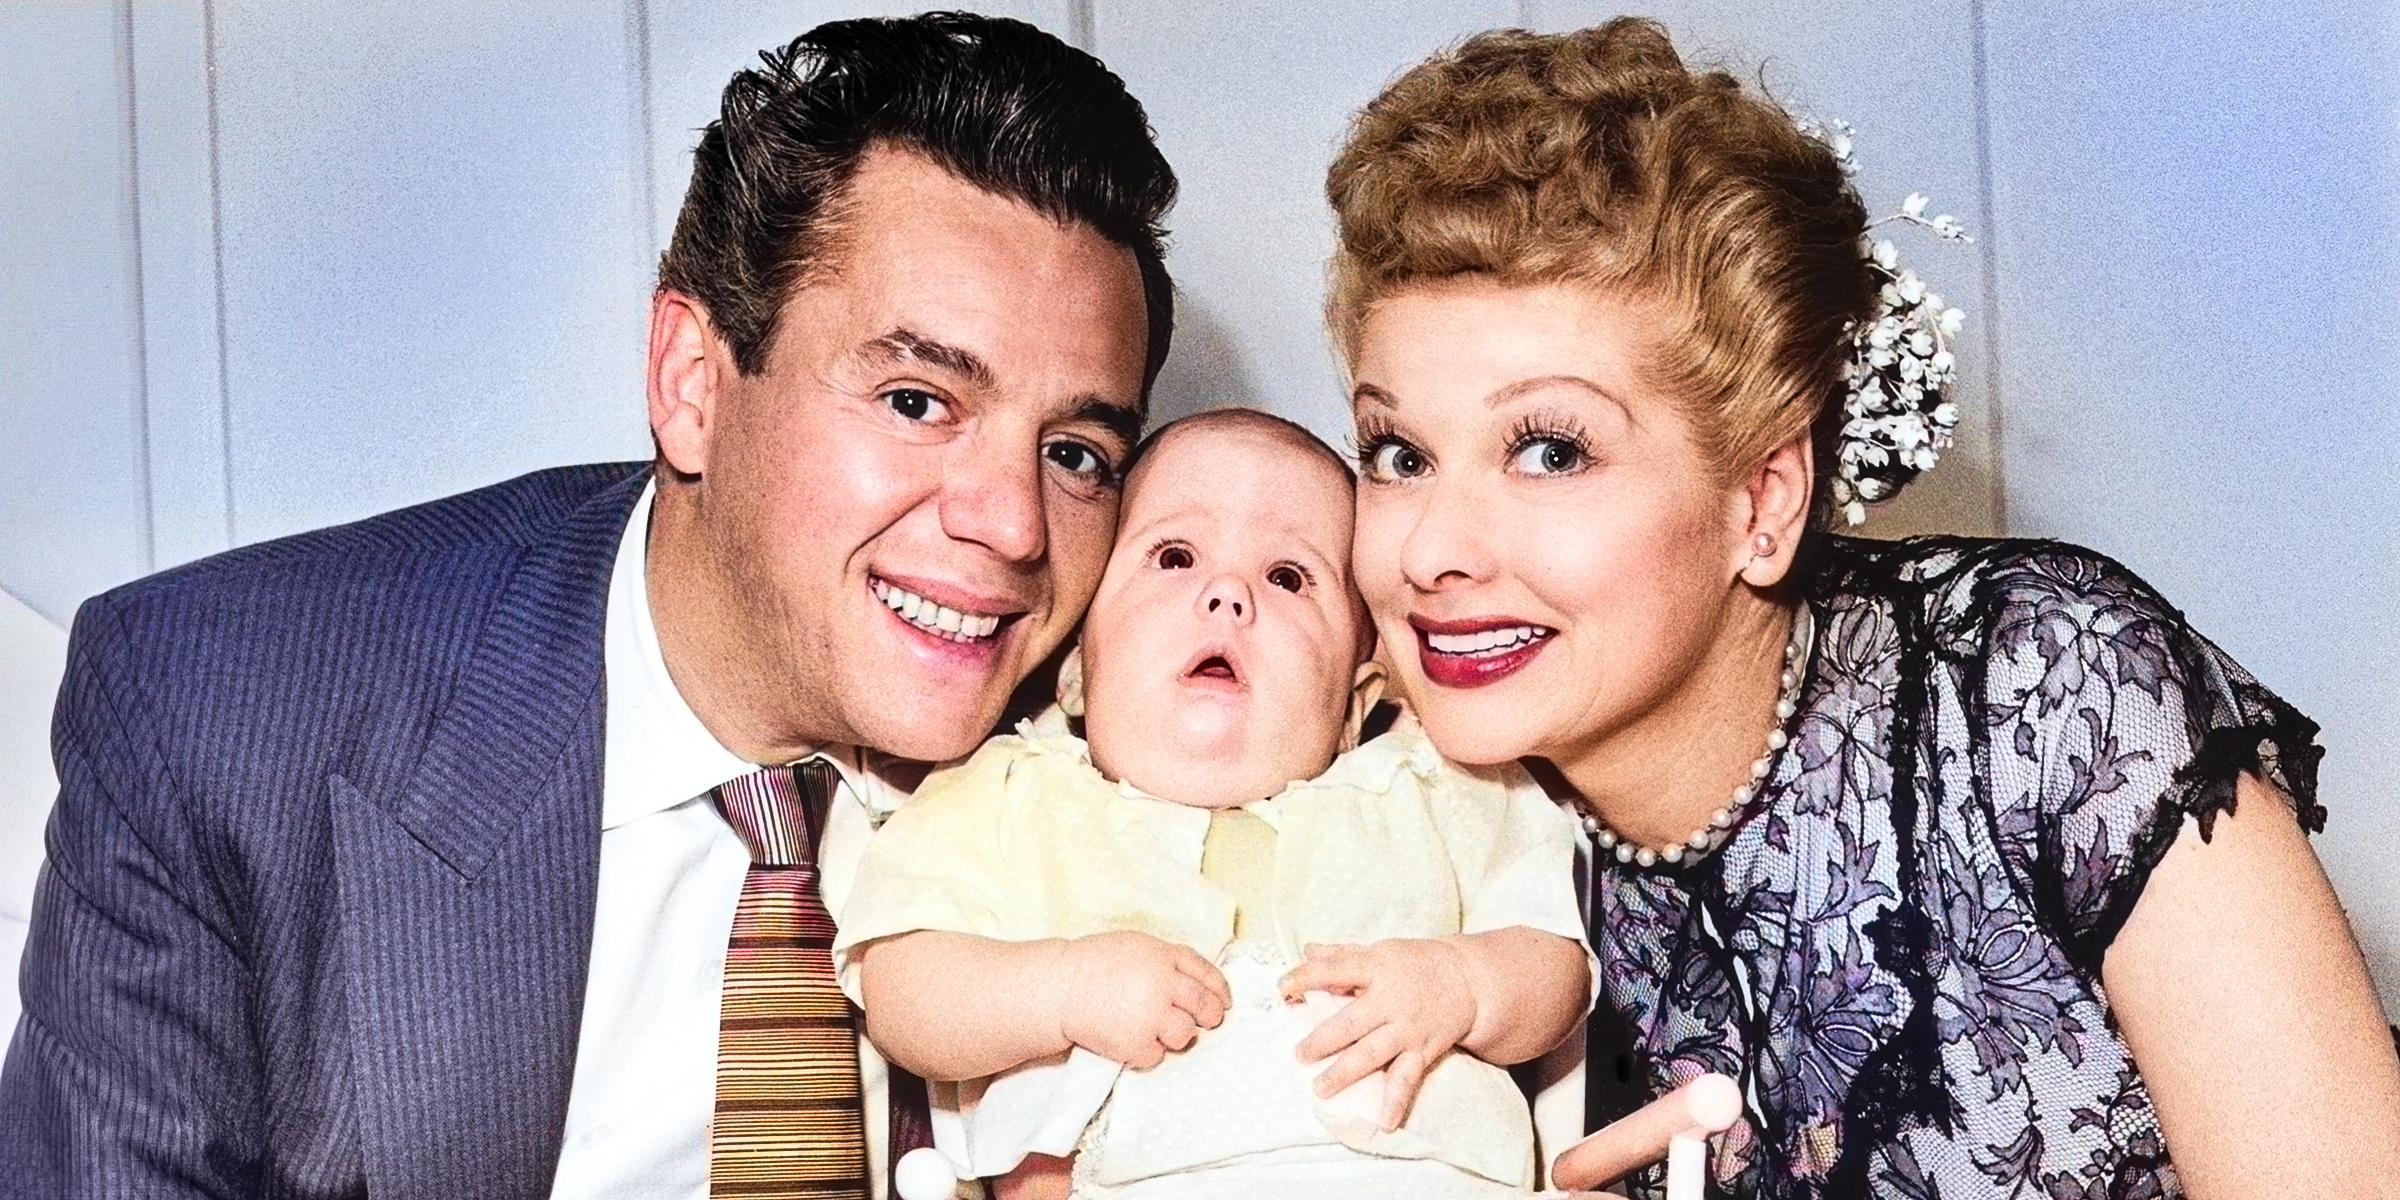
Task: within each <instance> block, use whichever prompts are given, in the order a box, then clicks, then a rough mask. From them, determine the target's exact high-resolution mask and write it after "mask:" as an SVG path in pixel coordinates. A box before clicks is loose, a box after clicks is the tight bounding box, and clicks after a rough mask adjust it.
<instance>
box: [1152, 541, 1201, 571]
mask: <svg viewBox="0 0 2400 1200" xmlns="http://www.w3.org/2000/svg"><path fill="white" fill-rule="evenodd" d="M1192 561H1193V560H1192V552H1191V551H1190V550H1187V549H1185V548H1183V547H1181V546H1169V547H1167V548H1166V549H1164V550H1161V551H1159V552H1158V565H1159V566H1160V567H1161V568H1164V569H1165V570H1169V571H1182V570H1186V569H1189V568H1190V567H1191V565H1192Z"/></svg>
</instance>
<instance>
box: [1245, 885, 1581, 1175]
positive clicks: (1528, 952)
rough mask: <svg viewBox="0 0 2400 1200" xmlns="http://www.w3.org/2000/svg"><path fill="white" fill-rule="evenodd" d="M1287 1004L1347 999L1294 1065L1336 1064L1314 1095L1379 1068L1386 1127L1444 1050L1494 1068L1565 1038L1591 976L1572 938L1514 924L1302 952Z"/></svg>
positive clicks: (1402, 1112) (1286, 985) (1287, 988)
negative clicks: (1319, 994)
mask: <svg viewBox="0 0 2400 1200" xmlns="http://www.w3.org/2000/svg"><path fill="white" fill-rule="evenodd" d="M1283 991H1284V995H1285V996H1286V997H1290V998H1297V997H1299V996H1300V995H1301V994H1303V993H1306V992H1311V991H1326V992H1333V993H1337V994H1338V993H1346V994H1349V995H1351V996H1352V997H1353V999H1352V1000H1351V1002H1350V1003H1349V1005H1348V1006H1346V1007H1345V1008H1343V1009H1342V1011H1341V1012H1339V1013H1336V1014H1334V1015H1333V1016H1332V1017H1330V1018H1327V1019H1326V1021H1325V1023H1324V1024H1322V1025H1319V1026H1317V1028H1316V1031H1315V1032H1313V1033H1311V1034H1309V1035H1308V1036H1307V1037H1306V1038H1304V1039H1302V1040H1301V1042H1300V1047H1299V1052H1300V1058H1301V1060H1302V1061H1304V1062H1316V1061H1318V1060H1320V1059H1324V1058H1326V1057H1328V1056H1331V1055H1334V1054H1337V1053H1338V1054H1339V1055H1340V1057H1339V1058H1336V1059H1335V1060H1334V1062H1333V1065H1331V1066H1329V1067H1327V1068H1326V1069H1325V1071H1324V1072H1323V1073H1322V1074H1320V1075H1318V1076H1317V1094H1318V1095H1320V1096H1331V1095H1334V1094H1336V1093H1338V1092H1340V1091H1341V1090H1342V1089H1343V1088H1346V1087H1349V1086H1350V1085H1351V1084H1353V1083H1356V1082H1358V1081H1359V1080H1361V1079H1364V1078H1366V1077H1367V1076H1369V1075H1372V1074H1374V1073H1375V1072H1377V1071H1379V1070H1387V1069H1388V1074H1387V1075H1386V1076H1385V1084H1384V1113H1383V1125H1384V1128H1386V1129H1396V1128H1398V1127H1399V1126H1400V1123H1401V1121H1403V1120H1405V1119H1406V1118H1407V1116H1408V1108H1409V1105H1410V1104H1411V1103H1412V1102H1414V1101H1415V1099H1416V1095H1417V1087H1418V1085H1419V1084H1421V1083H1422V1082H1424V1079H1425V1073H1426V1072H1427V1071H1430V1070H1432V1069H1433V1066H1434V1064H1435V1063H1438V1062H1440V1061H1441V1057H1442V1055H1444V1054H1447V1053H1449V1052H1450V1050H1451V1048H1452V1047H1463V1048H1464V1049H1465V1050H1466V1051H1467V1052H1468V1053H1470V1054H1473V1055H1474V1056H1475V1057H1477V1058H1480V1059H1482V1060H1484V1061H1485V1062H1489V1063H1497V1064H1499V1065H1502V1066H1506V1065H1509V1064H1511V1063H1519V1062H1523V1061H1525V1060H1527V1059H1530V1058H1535V1057H1538V1056H1540V1055H1541V1054H1543V1053H1546V1052H1547V1051H1549V1049H1550V1048H1551V1047H1553V1046H1556V1045H1558V1044H1559V1042H1560V1041H1562V1040H1564V1039H1565V1038H1566V1036H1567V1035H1568V1034H1569V1033H1571V1032H1573V1031H1574V1028H1575V1025H1576V1022H1578V1021H1581V1020H1582V1019H1583V1014H1584V1009H1585V1007H1586V1005H1587V1004H1588V1002H1589V999H1590V996H1591V971H1590V967H1589V965H1588V960H1587V959H1586V958H1585V957H1584V952H1583V947H1582V946H1579V945H1577V944H1576V943H1575V942H1574V940H1573V939H1570V938H1563V937H1560V936H1558V935H1556V934H1551V933H1543V932H1541V931H1539V930H1535V929H1529V928H1526V927H1524V926H1521V925H1520V926H1511V927H1509V928H1506V929H1495V930H1491V931H1489V932H1486V933H1469V934H1457V935H1454V936H1451V937H1442V938H1393V939H1390V940H1388V941H1381V942H1376V943H1373V944H1372V945H1366V946H1311V947H1309V948H1308V961H1307V962H1305V963H1302V964H1301V965H1300V966H1299V967H1297V968H1295V969H1294V970H1293V971H1292V972H1291V973H1290V974H1289V975H1286V976H1284V979H1283Z"/></svg>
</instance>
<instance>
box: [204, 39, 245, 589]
mask: <svg viewBox="0 0 2400 1200" xmlns="http://www.w3.org/2000/svg"><path fill="white" fill-rule="evenodd" d="M200 43H201V52H202V54H203V56H204V61H205V73H206V75H207V83H208V252H209V274H210V280H209V282H210V285H211V286H212V287H213V288H214V289H215V292H216V305H215V307H216V322H217V328H216V336H217V438H218V441H219V443H220V444H219V446H218V448H217V453H218V454H219V455H220V456H221V457H220V460H219V461H220V468H219V474H220V475H222V476H223V478H224V480H225V544H226V545H227V546H233V545H235V544H237V543H236V541H235V538H234V528H235V525H234V514H233V366H232V363H233V346H232V343H231V340H230V339H228V338H227V337H226V332H225V331H226V329H227V327H228V326H227V322H226V317H225V186H224V182H223V178H222V174H221V168H220V166H219V163H218V160H219V158H220V157H221V155H220V154H219V152H218V148H217V147H218V141H219V138H218V134H217V4H216V0H200Z"/></svg>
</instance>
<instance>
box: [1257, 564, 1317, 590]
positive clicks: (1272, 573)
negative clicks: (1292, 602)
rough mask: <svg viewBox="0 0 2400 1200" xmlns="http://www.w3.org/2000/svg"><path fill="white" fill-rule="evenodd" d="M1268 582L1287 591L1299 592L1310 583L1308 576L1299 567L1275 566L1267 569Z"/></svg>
mask: <svg viewBox="0 0 2400 1200" xmlns="http://www.w3.org/2000/svg"><path fill="white" fill-rule="evenodd" d="M1267 582H1268V583H1271V584H1274V585H1275V586H1276V587H1279V588H1282V589H1283V590H1285V591H1287V592H1297V591H1299V590H1300V589H1301V588H1302V587H1303V586H1305V585H1306V584H1307V583H1308V577H1307V576H1305V575H1302V574H1301V573H1300V568H1298V567H1274V568H1271V569H1269V570H1268V571H1267Z"/></svg>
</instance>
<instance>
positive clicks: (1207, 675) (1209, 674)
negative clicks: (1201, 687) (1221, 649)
mask: <svg viewBox="0 0 2400 1200" xmlns="http://www.w3.org/2000/svg"><path fill="white" fill-rule="evenodd" d="M1192 674H1193V675H1195V676H1198V677H1199V678H1202V679H1230V680H1233V681H1235V682H1237V683H1238V682H1240V681H1241V676H1240V675H1237V674H1235V673H1234V670H1233V664H1232V663H1230V662H1227V661H1225V656H1224V655H1222V654H1212V655H1209V656H1208V657H1207V658H1204V659H1201V660H1200V665H1199V666H1196V667H1193V668H1192Z"/></svg>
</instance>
